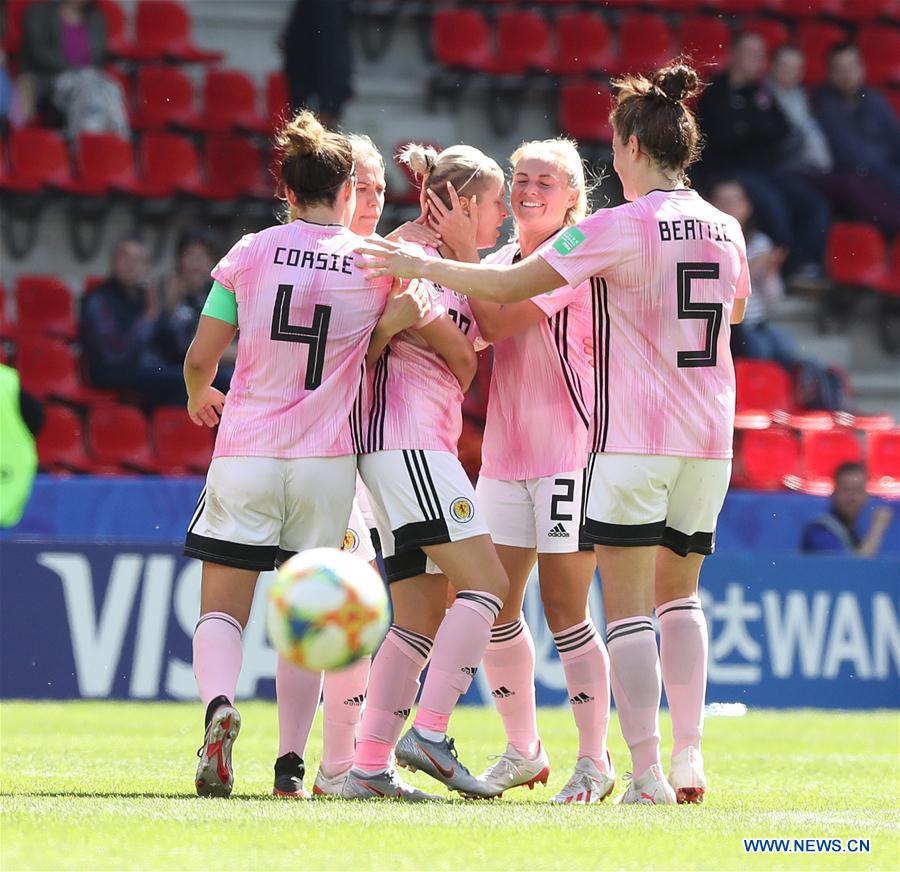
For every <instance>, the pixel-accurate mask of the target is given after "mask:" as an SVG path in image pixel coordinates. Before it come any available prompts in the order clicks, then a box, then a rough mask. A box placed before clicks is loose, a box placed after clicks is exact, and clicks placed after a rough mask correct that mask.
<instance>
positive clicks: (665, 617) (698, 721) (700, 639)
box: [656, 597, 709, 755]
mask: <svg viewBox="0 0 900 872" xmlns="http://www.w3.org/2000/svg"><path fill="white" fill-rule="evenodd" d="M656 616H657V618H658V619H659V661H660V665H661V666H662V679H663V686H664V687H665V689H666V699H667V700H668V703H669V713H670V714H671V716H672V736H673V738H674V739H675V745H674V747H673V748H672V754H673V755H675V754H677V753H679V752H680V751H683V750H684V749H685V748H687V747H688V745H693V746H694V747H695V748H698V749H699V747H700V737H701V736H702V735H703V703H704V702H705V700H706V661H707V657H708V654H709V637H708V635H707V629H706V619H705V618H704V617H703V607H702V606H701V605H700V600H699V599H698V598H697V597H681V598H680V599H674V600H672V601H671V602H667V603H663V605H661V606H657V607H656Z"/></svg>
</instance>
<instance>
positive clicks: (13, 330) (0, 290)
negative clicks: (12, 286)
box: [0, 282, 19, 342]
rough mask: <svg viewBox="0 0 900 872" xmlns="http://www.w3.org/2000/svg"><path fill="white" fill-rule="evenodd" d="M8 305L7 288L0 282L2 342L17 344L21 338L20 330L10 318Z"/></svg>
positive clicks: (0, 330)
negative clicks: (17, 340)
mask: <svg viewBox="0 0 900 872" xmlns="http://www.w3.org/2000/svg"><path fill="white" fill-rule="evenodd" d="M6 305H7V304H6V286H5V285H4V284H3V283H2V282H0V340H6V341H9V342H15V341H16V339H17V338H18V336H19V328H18V326H17V325H16V323H15V321H14V320H13V319H11V318H10V317H9V312H8V311H7V308H6Z"/></svg>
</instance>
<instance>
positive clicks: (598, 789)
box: [550, 751, 616, 805]
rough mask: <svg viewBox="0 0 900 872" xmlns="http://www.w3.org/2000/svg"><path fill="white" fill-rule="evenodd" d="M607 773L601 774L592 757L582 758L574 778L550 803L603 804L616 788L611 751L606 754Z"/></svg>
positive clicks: (576, 766)
mask: <svg viewBox="0 0 900 872" xmlns="http://www.w3.org/2000/svg"><path fill="white" fill-rule="evenodd" d="M606 762H607V772H606V773H603V772H601V771H600V770H599V769H598V768H597V767H596V766H595V765H594V761H593V760H591V758H590V757H582V758H581V759H580V760H579V761H578V762H577V763H576V764H575V771H574V772H573V773H572V777H571V778H570V779H569V780H568V781H567V782H566V786H565V787H563V789H562V790H560V792H559V793H557V794H556V796H554V797H553V798H552V799H551V800H550V802H558V803H560V804H568V805H593V804H594V803H595V802H603V800H604V799H606V797H607V796H609V795H610V794H611V793H612V792H613V788H614V787H615V786H616V770H615V768H614V767H613V764H612V758H611V757H610V756H609V751H607V752H606Z"/></svg>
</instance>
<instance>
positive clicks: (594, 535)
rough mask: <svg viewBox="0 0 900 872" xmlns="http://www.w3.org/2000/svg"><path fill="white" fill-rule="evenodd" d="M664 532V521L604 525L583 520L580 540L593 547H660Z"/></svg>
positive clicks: (590, 520)
mask: <svg viewBox="0 0 900 872" xmlns="http://www.w3.org/2000/svg"><path fill="white" fill-rule="evenodd" d="M665 530H666V522H665V521H654V522H653V523H650V524H606V523H604V522H602V521H595V520H594V519H593V518H585V519H584V526H583V527H582V529H581V538H582V539H583V540H584V541H585V542H590V543H592V544H594V545H618V546H620V547H624V548H636V547H639V546H642V545H660V544H662V542H663V536H664V533H665Z"/></svg>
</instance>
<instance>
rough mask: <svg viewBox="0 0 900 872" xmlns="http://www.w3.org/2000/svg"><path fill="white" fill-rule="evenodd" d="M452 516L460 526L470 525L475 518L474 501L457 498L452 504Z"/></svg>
mask: <svg viewBox="0 0 900 872" xmlns="http://www.w3.org/2000/svg"><path fill="white" fill-rule="evenodd" d="M450 514H451V515H453V517H454V518H455V519H456V520H457V521H459V523H460V524H468V523H469V521H471V520H472V518H474V517H475V506H474V505H472V501H471V500H469V499H466V497H457V498H456V499H455V500H454V501H453V502H452V503H450Z"/></svg>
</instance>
